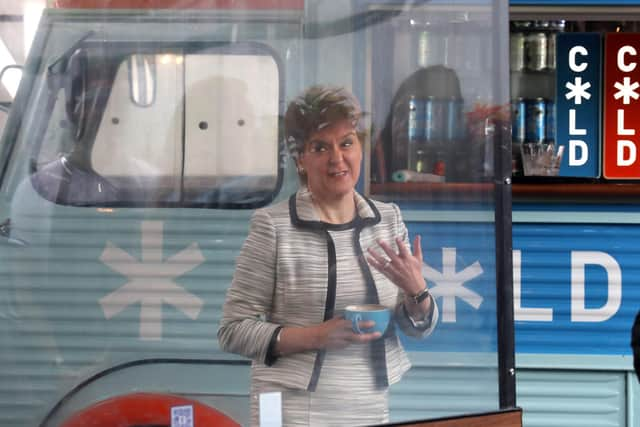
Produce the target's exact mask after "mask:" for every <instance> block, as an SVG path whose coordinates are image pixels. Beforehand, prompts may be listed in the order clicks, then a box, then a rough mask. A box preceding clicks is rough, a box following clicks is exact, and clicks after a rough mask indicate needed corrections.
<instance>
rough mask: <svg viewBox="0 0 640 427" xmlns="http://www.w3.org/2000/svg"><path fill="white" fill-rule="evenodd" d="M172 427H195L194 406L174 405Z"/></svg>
mask: <svg viewBox="0 0 640 427" xmlns="http://www.w3.org/2000/svg"><path fill="white" fill-rule="evenodd" d="M171 427H193V406H191V405H185V406H174V407H172V408H171Z"/></svg>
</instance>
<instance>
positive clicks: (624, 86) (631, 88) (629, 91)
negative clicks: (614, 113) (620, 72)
mask: <svg viewBox="0 0 640 427" xmlns="http://www.w3.org/2000/svg"><path fill="white" fill-rule="evenodd" d="M613 86H615V88H616V89H618V92H616V94H615V95H613V97H614V98H615V99H620V98H623V99H622V103H623V104H625V105H627V104H629V103H631V99H629V98H633V99H638V97H639V96H640V95H638V93H637V92H636V89H638V87H639V86H640V84H638V82H633V84H631V77H625V78H624V80H623V83H620V82H616V83H615V84H614V85H613Z"/></svg>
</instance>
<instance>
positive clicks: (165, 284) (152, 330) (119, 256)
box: [100, 221, 204, 340]
mask: <svg viewBox="0 0 640 427" xmlns="http://www.w3.org/2000/svg"><path fill="white" fill-rule="evenodd" d="M162 237H163V224H162V222H161V221H143V222H142V259H141V260H137V259H135V258H134V257H133V256H132V255H130V254H129V253H127V252H125V251H124V250H122V249H120V248H119V247H117V246H115V245H114V244H113V243H111V242H107V245H106V247H105V248H104V251H103V252H102V255H101V256H100V261H102V262H103V263H105V264H106V265H107V266H109V267H110V268H111V269H113V270H115V271H117V272H118V273H120V274H122V275H123V276H126V277H127V278H128V279H129V281H128V282H127V283H125V284H124V285H122V286H121V287H120V288H118V289H116V290H115V291H113V292H111V293H110V294H108V295H106V296H104V297H102V298H101V299H100V305H101V306H102V311H103V312H104V316H105V317H106V318H107V319H111V318H112V317H114V316H116V315H117V314H119V313H120V312H121V311H123V310H124V309H125V308H126V307H128V306H129V305H132V304H137V303H140V338H141V339H143V340H160V339H162V306H163V305H164V304H171V305H173V306H174V307H176V308H177V309H179V310H180V311H182V312H183V313H184V314H185V315H187V316H188V317H189V318H191V319H194V320H195V319H197V318H198V315H199V314H200V309H201V308H202V306H203V304H204V302H203V301H202V300H201V299H200V298H198V297H197V296H195V295H192V294H191V293H189V292H187V291H186V290H185V289H184V288H183V287H182V286H180V285H178V284H177V283H175V282H174V281H173V279H175V278H176V277H179V276H181V275H183V274H184V273H186V272H188V271H190V270H192V269H194V268H195V267H197V266H198V265H200V264H201V263H202V262H203V261H204V257H203V256H202V253H201V252H200V248H199V247H198V244H197V243H192V244H191V245H190V246H188V247H187V248H185V249H183V250H182V251H180V252H178V253H177V254H175V255H173V256H171V257H169V258H168V259H164V258H163V256H162V243H163V242H162V240H163V239H162Z"/></svg>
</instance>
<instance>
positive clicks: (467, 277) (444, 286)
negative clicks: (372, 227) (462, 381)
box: [404, 222, 497, 352]
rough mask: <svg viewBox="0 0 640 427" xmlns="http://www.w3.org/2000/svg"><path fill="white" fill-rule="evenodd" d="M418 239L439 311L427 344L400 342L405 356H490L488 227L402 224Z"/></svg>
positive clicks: (491, 246) (492, 294) (492, 288)
mask: <svg viewBox="0 0 640 427" xmlns="http://www.w3.org/2000/svg"><path fill="white" fill-rule="evenodd" d="M407 226H408V228H409V230H410V235H411V236H410V238H411V239H413V236H414V235H415V234H420V235H421V236H422V249H423V257H424V263H425V265H424V267H423V273H424V276H425V278H426V279H427V282H428V284H429V286H430V287H431V292H432V294H433V295H434V297H435V298H436V301H437V303H438V307H439V308H440V324H439V325H438V327H437V329H436V330H435V331H434V333H433V334H432V335H431V336H430V337H429V338H428V339H427V340H422V341H416V340H413V339H410V338H404V345H405V347H406V348H407V349H409V350H418V351H420V350H428V351H443V352H447V351H454V352H495V351H497V346H496V337H497V325H496V285H495V281H496V279H495V270H496V268H495V237H494V234H493V233H494V226H493V224H490V223H428V222H411V223H408V224H407Z"/></svg>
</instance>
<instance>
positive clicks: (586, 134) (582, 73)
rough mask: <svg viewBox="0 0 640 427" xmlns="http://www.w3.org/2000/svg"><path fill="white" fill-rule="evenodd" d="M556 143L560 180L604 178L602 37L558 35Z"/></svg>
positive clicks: (579, 34) (580, 34)
mask: <svg viewBox="0 0 640 427" xmlns="http://www.w3.org/2000/svg"><path fill="white" fill-rule="evenodd" d="M556 44H557V50H556V58H557V59H556V61H557V75H556V77H557V78H556V129H557V130H556V141H557V143H558V147H559V148H558V149H559V150H562V152H563V154H562V162H561V164H560V176H574V177H594V178H595V177H598V176H599V175H600V151H601V149H600V107H601V105H602V104H601V90H600V80H601V75H602V72H601V64H602V59H601V55H602V42H601V38H600V34H598V33H558V35H557V41H556Z"/></svg>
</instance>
